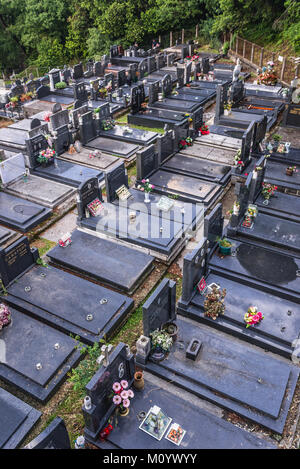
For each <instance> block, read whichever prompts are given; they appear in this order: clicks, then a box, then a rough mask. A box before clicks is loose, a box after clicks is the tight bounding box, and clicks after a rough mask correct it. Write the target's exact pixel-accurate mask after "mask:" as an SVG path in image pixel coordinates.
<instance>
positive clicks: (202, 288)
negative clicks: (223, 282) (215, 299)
mask: <svg viewBox="0 0 300 469" xmlns="http://www.w3.org/2000/svg"><path fill="white" fill-rule="evenodd" d="M196 288H197V290H198V292H199V293H200V295H204V294H205V292H206V290H207V285H206V281H205V278H204V277H202V278H201V279H200V281H199V282H198V283H197V285H196Z"/></svg>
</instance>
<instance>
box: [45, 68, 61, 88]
mask: <svg viewBox="0 0 300 469" xmlns="http://www.w3.org/2000/svg"><path fill="white" fill-rule="evenodd" d="M48 75H49V80H50V91H55V89H56V88H55V85H56V83H59V82H60V70H59V69H58V68H53V69H52V70H50V72H48Z"/></svg>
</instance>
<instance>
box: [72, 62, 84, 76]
mask: <svg viewBox="0 0 300 469" xmlns="http://www.w3.org/2000/svg"><path fill="white" fill-rule="evenodd" d="M72 78H73V80H79V79H80V78H83V65H82V63H81V62H80V63H79V64H76V65H74V67H73V76H72Z"/></svg>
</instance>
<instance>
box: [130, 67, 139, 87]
mask: <svg viewBox="0 0 300 469" xmlns="http://www.w3.org/2000/svg"><path fill="white" fill-rule="evenodd" d="M137 71H138V65H137V64H129V76H130V80H131V82H132V83H134V82H136V81H137Z"/></svg>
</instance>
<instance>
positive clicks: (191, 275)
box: [180, 238, 209, 303]
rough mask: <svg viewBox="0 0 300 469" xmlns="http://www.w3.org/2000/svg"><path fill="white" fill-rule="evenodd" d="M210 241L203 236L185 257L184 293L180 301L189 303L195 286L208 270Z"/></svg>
mask: <svg viewBox="0 0 300 469" xmlns="http://www.w3.org/2000/svg"><path fill="white" fill-rule="evenodd" d="M208 248H209V241H208V240H207V238H203V239H202V241H201V242H200V243H199V245H198V246H197V247H196V249H194V250H193V251H191V252H188V253H187V254H186V255H185V256H184V259H183V277H182V294H181V299H180V302H184V303H189V302H190V300H191V298H192V296H193V294H194V293H195V288H197V285H198V283H199V282H200V281H201V279H202V278H203V277H205V274H206V270H207V252H208Z"/></svg>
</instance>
